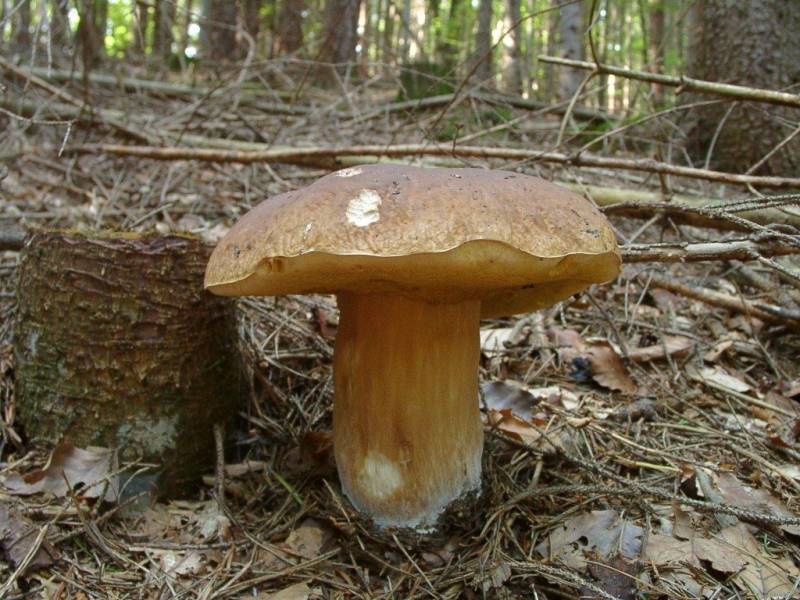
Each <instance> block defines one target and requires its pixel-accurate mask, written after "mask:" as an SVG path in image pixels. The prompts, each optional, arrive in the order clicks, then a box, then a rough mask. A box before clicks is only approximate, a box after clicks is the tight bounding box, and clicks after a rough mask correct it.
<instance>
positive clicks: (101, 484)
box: [0, 0, 800, 600]
mask: <svg viewBox="0 0 800 600" xmlns="http://www.w3.org/2000/svg"><path fill="white" fill-rule="evenodd" d="M0 10H1V11H2V12H0V598H4V599H5V598H8V599H14V600H17V599H20V600H21V599H22V598H33V597H35V598H39V597H41V598H48V599H53V600H55V599H63V598H78V599H80V600H86V599H89V598H91V599H92V600H94V599H98V600H100V599H103V600H104V599H106V598H147V599H156V598H158V599H161V598H203V599H207V598H258V599H259V600H267V599H272V600H309V599H311V600H319V599H320V598H323V599H326V600H327V599H336V600H339V599H345V598H364V599H370V600H371V599H373V598H386V599H387V600H388V599H394V598H398V599H399V598H402V599H406V598H448V599H453V600H455V599H461V598H467V599H469V600H472V599H477V598H501V599H508V600H512V599H513V600H516V599H528V598H535V599H537V600H538V599H547V600H553V599H556V598H577V597H581V598H604V599H606V600H608V599H611V600H634V599H644V598H647V599H648V600H652V599H662V598H665V599H670V600H673V599H674V600H683V599H686V598H707V599H714V600H722V599H731V600H732V599H737V600H738V599H741V598H757V599H762V598H781V599H783V600H794V599H796V598H798V597H800V544H798V541H799V540H800V516H799V515H800V469H799V468H798V464H800V362H798V357H800V261H798V256H800V209H798V205H800V194H799V193H798V192H799V191H800V1H797V0H747V1H739V0H428V1H422V0H297V1H293V0H238V1H224V0H0ZM369 163H385V164H386V165H388V166H389V167H388V168H391V167H392V166H394V165H396V164H402V165H413V166H422V167H447V168H452V169H456V168H462V167H472V168H475V169H483V170H487V169H502V170H506V171H513V172H515V173H522V174H527V175H534V176H538V177H540V178H543V179H546V180H548V181H551V182H555V183H557V184H559V185H561V186H564V187H566V188H568V189H570V190H572V191H573V192H575V193H577V194H579V195H580V196H582V200H583V201H585V202H591V203H594V205H596V207H597V208H598V210H599V211H601V212H602V213H603V214H604V215H605V216H606V217H607V218H608V221H609V222H610V224H611V227H612V228H613V232H614V234H615V235H616V237H617V241H618V243H619V253H620V256H621V260H622V267H621V273H620V275H619V277H617V278H616V279H615V280H614V281H612V282H609V283H607V284H603V285H594V286H592V287H590V288H588V289H587V290H586V291H585V292H582V293H580V294H576V295H574V296H573V297H571V298H569V299H567V300H565V301H563V302H560V303H558V304H556V305H555V306H553V307H551V308H548V309H543V310H540V311H538V312H535V313H529V314H520V315H515V316H512V317H504V318H493V319H488V320H484V321H482V322H481V328H480V367H479V376H480V410H481V418H482V423H483V428H484V439H485V446H484V451H483V479H482V489H481V494H480V495H479V496H478V497H476V498H471V499H469V500H468V501H467V503H466V504H464V505H459V504H456V506H453V507H452V508H451V510H450V511H448V512H447V513H445V515H444V517H443V518H442V520H441V523H440V527H439V528H438V529H437V530H435V531H425V532H416V531H411V530H402V529H399V530H394V529H376V528H375V527H373V524H372V523H371V522H370V521H369V519H366V518H365V517H364V516H363V514H360V513H359V512H358V511H356V510H354V509H353V507H352V506H351V505H350V504H349V502H348V500H347V499H346V498H345V496H344V495H343V493H342V488H341V485H340V478H339V476H338V474H337V467H336V464H335V462H334V457H333V453H332V449H331V447H332V441H331V439H332V438H331V435H332V434H331V429H332V406H333V404H334V399H333V396H334V392H333V389H334V378H333V376H332V363H333V362H334V361H333V355H334V348H335V341H336V338H337V331H340V330H341V329H342V328H340V325H339V311H338V308H337V305H336V299H335V297H334V296H333V295H322V294H308V295H298V296H281V297H275V298H260V297H246V298H240V299H237V300H236V301H233V300H232V299H229V298H220V297H216V296H212V295H211V294H208V293H206V292H205V291H204V290H203V284H202V282H203V274H204V272H205V268H206V263H207V261H208V256H209V254H210V253H211V251H212V248H213V247H214V245H215V244H217V243H218V242H219V241H220V239H221V238H223V237H224V236H225V235H226V233H227V232H228V231H229V230H230V228H231V227H232V225H233V224H234V223H236V222H237V221H238V220H239V219H240V218H241V217H242V215H244V214H245V213H247V212H248V211H249V210H250V209H251V208H253V207H254V206H256V205H257V204H259V203H260V202H262V201H263V200H265V199H268V198H272V197H274V196H277V195H278V194H284V193H286V192H292V191H298V192H299V191H300V190H302V189H303V188H305V187H306V186H308V185H309V184H310V183H312V182H314V181H316V180H318V179H319V178H321V177H324V176H326V175H328V174H330V173H332V172H335V171H338V170H340V169H349V168H351V167H355V166H359V165H364V164H369ZM477 172H478V173H483V172H484V171H477ZM346 173H353V171H346ZM332 179H336V178H332ZM512 179H513V177H512ZM568 225H569V224H567V226H568ZM610 237H611V236H610V235H609V238H610ZM423 408H424V406H423ZM431 413H432V411H431ZM431 421H432V424H431V427H432V428H433V429H434V430H435V428H436V427H437V426H438V427H439V428H440V429H441V434H442V435H447V434H448V433H449V431H450V429H451V428H452V427H451V425H452V424H451V423H435V422H433V421H434V420H433V419H431ZM476 422H477V421H476ZM477 428H478V426H477V425H476V429H477ZM437 439H438V438H437Z"/></svg>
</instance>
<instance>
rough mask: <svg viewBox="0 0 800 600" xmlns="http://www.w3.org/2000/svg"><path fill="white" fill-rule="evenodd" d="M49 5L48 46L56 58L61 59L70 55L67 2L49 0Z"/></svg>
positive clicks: (70, 44) (70, 35)
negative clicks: (49, 45)
mask: <svg viewBox="0 0 800 600" xmlns="http://www.w3.org/2000/svg"><path fill="white" fill-rule="evenodd" d="M50 5H51V6H50V44H51V46H52V48H53V53H54V54H55V55H56V57H58V58H62V59H63V58H66V57H68V56H70V55H71V54H72V31H71V30H70V26H69V6H68V0H51V2H50Z"/></svg>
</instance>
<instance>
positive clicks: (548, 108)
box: [342, 92, 612, 123]
mask: <svg viewBox="0 0 800 600" xmlns="http://www.w3.org/2000/svg"><path fill="white" fill-rule="evenodd" d="M454 98H455V94H441V95H438V96H428V97H427V98H419V99H415V100H403V101H401V102H392V103H391V104H386V105H384V106H381V107H378V108H375V109H372V110H370V111H367V112H365V113H362V114H360V115H342V116H343V117H351V118H353V119H354V122H355V123H358V122H361V121H366V120H368V119H372V118H374V117H379V116H382V115H384V114H387V113H393V112H399V111H404V110H424V109H429V108H437V107H439V106H445V105H447V104H449V103H451V102H452V101H453V99H454ZM469 98H472V99H474V100H478V101H479V102H484V103H486V104H494V105H499V106H513V107H514V108H518V109H521V110H532V111H542V112H544V113H555V114H564V113H565V112H566V110H567V105H568V104H569V103H568V102H560V103H558V104H548V103H547V102H538V101H536V100H526V99H525V98H520V97H518V96H505V95H502V94H481V93H477V92H473V93H470V94H466V95H465V96H463V99H469ZM572 114H574V115H575V117H577V118H578V119H583V120H593V119H598V120H601V121H610V120H612V117H611V116H610V115H609V114H608V113H606V112H603V111H599V110H593V109H591V108H586V107H577V108H575V110H573V112H572Z"/></svg>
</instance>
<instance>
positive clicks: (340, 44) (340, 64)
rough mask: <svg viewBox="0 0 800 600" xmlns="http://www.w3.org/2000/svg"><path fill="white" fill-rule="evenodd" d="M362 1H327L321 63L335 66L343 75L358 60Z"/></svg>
mask: <svg viewBox="0 0 800 600" xmlns="http://www.w3.org/2000/svg"><path fill="white" fill-rule="evenodd" d="M360 7H361V0H327V1H326V2H325V15H324V29H323V32H322V47H321V48H320V52H319V61H320V62H323V63H329V64H333V65H334V66H335V68H336V69H337V70H338V71H339V72H341V73H343V72H344V71H345V70H346V63H353V62H355V59H356V44H357V43H358V13H359V9H360Z"/></svg>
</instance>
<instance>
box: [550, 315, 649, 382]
mask: <svg viewBox="0 0 800 600" xmlns="http://www.w3.org/2000/svg"><path fill="white" fill-rule="evenodd" d="M548 335H549V336H550V339H551V340H552V342H553V345H554V346H555V347H556V348H557V349H558V355H559V358H560V359H561V363H562V364H565V365H570V367H571V368H572V369H573V370H574V371H573V377H575V378H577V379H579V380H582V379H584V378H585V377H586V376H587V375H588V376H590V377H591V378H592V379H594V381H596V382H597V383H598V384H599V385H602V386H603V387H605V388H608V389H610V390H616V391H619V392H622V393H624V394H634V393H636V390H637V385H636V383H635V382H634V381H633V379H632V378H631V376H630V373H628V368H627V367H626V366H625V363H624V362H623V361H622V358H620V356H619V354H617V351H616V350H614V348H613V347H612V346H611V344H609V343H608V342H606V341H599V342H591V343H587V342H585V341H584V340H583V338H582V337H581V336H580V334H579V333H577V332H576V331H572V330H569V329H561V328H559V327H551V328H550V329H548ZM587 367H588V373H586V372H585V371H587ZM576 371H577V372H576Z"/></svg>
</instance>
